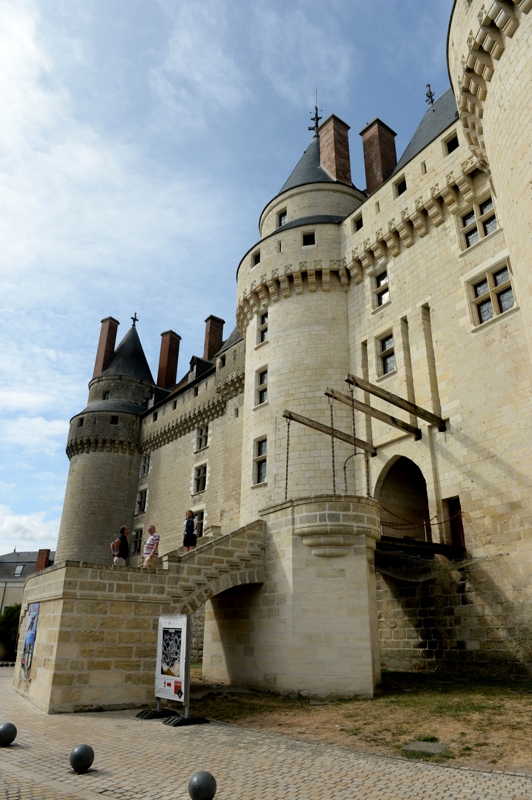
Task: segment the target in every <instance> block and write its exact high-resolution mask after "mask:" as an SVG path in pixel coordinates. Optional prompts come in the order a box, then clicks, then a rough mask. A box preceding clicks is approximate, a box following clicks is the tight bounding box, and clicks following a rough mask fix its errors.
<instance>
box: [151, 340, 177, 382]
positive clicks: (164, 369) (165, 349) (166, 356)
mask: <svg viewBox="0 0 532 800" xmlns="http://www.w3.org/2000/svg"><path fill="white" fill-rule="evenodd" d="M180 341H181V336H179V334H177V333H175V332H174V331H165V332H164V333H161V352H160V354H159V371H158V373H157V386H160V387H161V389H166V388H167V387H168V386H173V385H174V383H175V380H176V376H177V359H178V357H179V342H180Z"/></svg>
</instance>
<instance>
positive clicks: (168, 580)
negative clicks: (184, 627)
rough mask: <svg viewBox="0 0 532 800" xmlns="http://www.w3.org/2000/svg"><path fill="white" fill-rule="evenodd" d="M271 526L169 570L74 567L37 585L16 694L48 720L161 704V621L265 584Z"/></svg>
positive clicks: (168, 560) (215, 544)
mask: <svg viewBox="0 0 532 800" xmlns="http://www.w3.org/2000/svg"><path fill="white" fill-rule="evenodd" d="M262 529H263V525H262V523H261V522H258V523H255V525H251V526H249V527H247V528H243V529H240V530H237V531H235V532H233V533H232V534H228V535H226V536H221V537H218V538H217V539H215V540H213V541H210V542H206V543H204V544H202V545H201V546H199V547H198V548H197V549H196V550H194V551H193V552H191V553H187V554H178V553H174V554H171V555H167V556H165V557H164V559H163V568H159V569H157V570H152V571H150V572H145V571H143V570H142V569H141V568H135V567H123V568H119V569H113V567H104V566H101V565H98V564H83V563H79V562H65V563H63V564H59V565H54V566H53V567H50V568H49V569H47V570H44V571H43V572H41V573H38V574H35V575H33V576H31V577H30V578H28V581H27V582H26V586H25V592H24V598H23V607H22V616H21V623H20V637H19V652H18V656H17V664H16V669H15V686H16V688H17V690H18V691H19V692H20V693H21V694H24V695H25V696H26V697H28V699H30V700H31V701H32V702H33V703H35V705H37V706H38V707H39V708H41V709H43V710H44V711H47V712H48V713H52V712H53V713H56V712H61V711H79V710H84V709H91V708H92V709H94V708H99V707H102V708H130V707H138V706H142V705H145V704H147V703H152V702H153V701H154V676H155V658H156V642H157V625H158V618H159V617H160V616H161V615H164V614H194V612H197V613H196V614H195V616H194V618H193V639H194V638H196V641H195V642H193V652H192V659H193V660H197V659H198V657H199V647H198V641H197V639H198V637H199V636H200V635H201V633H200V629H199V627H200V626H199V624H198V623H199V618H200V615H201V613H202V611H203V609H204V604H205V602H206V600H207V599H208V598H209V597H212V596H213V595H215V594H217V593H219V592H221V591H224V590H226V589H228V588H230V587H232V586H235V585H239V584H241V583H247V582H255V583H257V582H259V583H260V582H262V581H263V580H264V574H263V539H264V534H263V530H262ZM37 602H38V603H40V611H39V620H38V626H37V636H36V640H35V650H34V656H33V661H32V666H31V673H30V678H31V680H30V681H29V682H27V681H26V680H25V679H24V678H23V677H21V672H20V665H21V658H22V653H23V644H24V632H25V630H26V621H27V613H28V605H29V604H30V603H37Z"/></svg>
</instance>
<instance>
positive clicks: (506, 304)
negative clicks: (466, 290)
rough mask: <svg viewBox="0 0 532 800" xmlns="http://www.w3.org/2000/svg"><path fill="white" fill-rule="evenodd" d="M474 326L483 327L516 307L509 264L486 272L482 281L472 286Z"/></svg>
mask: <svg viewBox="0 0 532 800" xmlns="http://www.w3.org/2000/svg"><path fill="white" fill-rule="evenodd" d="M470 294H471V303H472V306H473V324H474V325H482V324H483V323H484V322H489V320H490V319H493V318H494V317H497V316H499V315H500V314H504V312H505V311H509V310H510V309H511V308H513V307H514V305H515V298H514V291H513V288H512V283H511V275H510V270H509V268H508V265H507V264H504V266H502V267H501V266H500V265H499V266H498V268H497V269H495V270H493V271H489V272H486V273H485V274H484V275H483V276H482V277H481V279H480V280H478V279H477V280H476V281H474V282H473V283H472V284H471V288H470Z"/></svg>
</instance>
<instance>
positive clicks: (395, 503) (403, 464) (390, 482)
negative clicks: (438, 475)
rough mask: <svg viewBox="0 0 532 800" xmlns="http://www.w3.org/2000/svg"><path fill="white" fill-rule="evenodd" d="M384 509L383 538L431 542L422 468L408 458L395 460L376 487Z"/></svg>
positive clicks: (382, 519) (382, 511)
mask: <svg viewBox="0 0 532 800" xmlns="http://www.w3.org/2000/svg"><path fill="white" fill-rule="evenodd" d="M375 497H376V499H377V500H379V502H380V503H381V505H382V510H381V526H382V535H383V536H393V537H395V538H399V539H414V540H417V541H422V542H431V541H432V535H431V528H430V514H429V501H428V496H427V484H426V481H425V478H424V477H423V473H422V472H421V470H420V469H419V467H418V466H417V465H416V464H414V462H413V461H411V460H410V459H409V458H405V456H399V457H396V458H395V459H392V460H391V461H390V462H388V464H387V465H386V467H385V468H384V470H383V471H382V473H381V475H380V477H379V480H378V481H377V485H376V487H375Z"/></svg>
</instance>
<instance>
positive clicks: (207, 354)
mask: <svg viewBox="0 0 532 800" xmlns="http://www.w3.org/2000/svg"><path fill="white" fill-rule="evenodd" d="M205 323H206V324H205V344H204V345H203V358H204V359H206V361H212V360H213V358H214V355H215V353H217V352H218V350H219V349H220V347H221V346H222V344H223V341H224V325H225V320H224V319H220V317H215V316H213V315H212V314H211V316H210V317H207V319H206V320H205Z"/></svg>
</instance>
